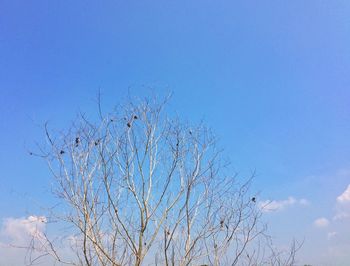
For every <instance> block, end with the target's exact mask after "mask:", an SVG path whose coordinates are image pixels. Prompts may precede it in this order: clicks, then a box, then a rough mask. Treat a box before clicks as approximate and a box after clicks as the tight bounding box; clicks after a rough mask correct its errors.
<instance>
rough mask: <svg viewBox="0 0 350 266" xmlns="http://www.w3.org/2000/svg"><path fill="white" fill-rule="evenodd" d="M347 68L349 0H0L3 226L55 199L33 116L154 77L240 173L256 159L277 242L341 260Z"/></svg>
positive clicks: (328, 260) (113, 98) (51, 115)
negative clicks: (33, 153)
mask: <svg viewBox="0 0 350 266" xmlns="http://www.w3.org/2000/svg"><path fill="white" fill-rule="evenodd" d="M349 73H350V2H349V1H347V0H344V1H339V0H329V1H320V0H317V1H313V0H310V1H301V0H293V1H247V0H244V1H220V0H219V1H207V0H202V1H188V0H187V1H181V0H179V1H118V0H114V1H54V0H51V1H40V0H37V1H17V0H0V140H1V142H0V143H1V149H0V165H1V168H2V169H1V172H0V180H1V183H0V219H1V222H2V224H3V225H2V235H5V234H6V233H8V232H6V226H4V224H5V223H6V222H8V221H9V218H13V219H20V218H25V217H28V216H29V215H41V214H42V213H40V212H41V210H40V208H38V207H33V206H40V205H45V204H46V203H51V202H52V199H51V198H50V197H51V196H50V193H49V187H50V177H49V175H48V171H47V169H46V167H45V164H44V163H43V162H42V161H40V160H37V159H33V158H32V157H30V156H28V154H27V152H26V147H32V146H33V143H34V142H35V141H40V140H42V138H43V134H42V133H43V132H42V129H41V128H40V125H42V124H43V122H44V121H46V120H48V121H50V123H51V124H52V125H53V126H55V127H57V128H60V127H64V126H66V125H68V124H69V122H70V121H71V120H72V119H74V117H75V114H76V113H77V112H78V111H79V110H81V111H84V112H87V113H94V111H95V110H96V105H95V103H94V99H95V96H96V92H97V91H98V90H99V89H100V90H101V92H102V96H103V101H104V108H105V109H106V110H108V109H109V108H112V106H113V104H115V103H120V102H122V101H123V99H125V97H126V95H127V92H128V90H130V92H131V94H132V95H133V94H134V95H136V96H142V95H147V93H148V92H149V89H148V88H149V87H151V88H153V90H154V91H155V92H156V93H158V94H160V95H163V94H165V93H167V92H170V91H173V92H174V94H173V98H172V101H171V108H172V109H174V110H177V112H178V114H179V115H180V116H182V117H183V118H184V119H188V120H190V121H199V120H201V119H204V120H205V121H206V123H207V124H208V125H209V126H211V127H212V128H213V129H214V131H215V132H216V133H217V135H218V136H219V138H220V144H221V145H222V146H223V147H224V148H225V150H226V154H227V155H228V156H229V157H230V158H231V160H232V163H233V165H234V167H235V169H236V170H237V171H238V172H239V173H241V174H242V175H243V176H244V175H249V173H250V172H251V171H252V170H253V169H256V171H257V178H256V180H255V189H256V190H258V191H260V196H259V197H260V201H265V200H273V201H274V204H275V206H276V210H275V211H273V212H271V213H266V216H265V218H266V219H267V220H269V221H270V227H271V232H272V234H273V235H274V236H276V238H277V241H281V243H288V241H290V240H291V239H292V238H293V237H295V238H296V239H299V240H300V239H301V240H302V239H305V243H304V247H303V250H302V251H301V253H300V256H301V258H303V260H304V262H305V263H314V264H315V265H344V266H345V265H350V255H349V254H350V252H349V250H350V218H349V217H350V206H349V202H350V188H349V190H348V191H346V189H347V186H348V185H349V184H350V75H349ZM340 195H343V197H339V196H340ZM337 197H338V200H337ZM34 203H35V204H34ZM0 239H1V238H0ZM0 242H1V241H0ZM322 263H323V264H322Z"/></svg>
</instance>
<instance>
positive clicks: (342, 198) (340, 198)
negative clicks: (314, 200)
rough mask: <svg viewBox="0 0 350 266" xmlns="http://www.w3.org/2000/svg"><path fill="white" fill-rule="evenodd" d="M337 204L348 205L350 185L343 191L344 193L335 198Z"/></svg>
mask: <svg viewBox="0 0 350 266" xmlns="http://www.w3.org/2000/svg"><path fill="white" fill-rule="evenodd" d="M337 202H339V203H341V204H343V203H350V184H349V185H348V187H347V188H346V189H345V191H344V192H343V193H342V194H340V195H339V196H338V197H337Z"/></svg>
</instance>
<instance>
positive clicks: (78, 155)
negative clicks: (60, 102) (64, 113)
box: [40, 98, 292, 266]
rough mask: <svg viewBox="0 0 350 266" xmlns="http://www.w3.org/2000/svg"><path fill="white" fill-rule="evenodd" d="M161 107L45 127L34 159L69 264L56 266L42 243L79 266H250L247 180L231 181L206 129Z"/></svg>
mask: <svg viewBox="0 0 350 266" xmlns="http://www.w3.org/2000/svg"><path fill="white" fill-rule="evenodd" d="M165 105H166V101H164V102H160V103H159V102H158V101H157V100H155V99H153V98H151V99H145V100H142V101H136V103H135V102H130V103H128V104H126V105H125V106H123V107H119V108H116V110H115V111H114V112H113V113H109V114H106V115H104V114H103V113H102V111H101V108H99V119H97V120H96V121H97V122H96V121H89V120H88V119H87V118H86V117H85V115H79V117H78V119H77V120H76V121H75V122H74V123H73V125H72V127H71V128H70V129H69V130H68V131H66V132H64V133H60V134H55V133H52V132H51V131H50V130H49V129H48V128H47V126H45V131H46V137H47V143H48V144H49V145H48V147H46V148H41V152H40V156H42V157H44V158H45V159H46V161H47V163H48V165H49V168H50V170H51V172H52V174H53V176H54V178H55V182H56V183H55V186H54V189H55V194H56V195H57V196H58V197H59V199H60V200H61V202H62V203H64V208H62V209H61V213H60V215H59V218H60V219H61V220H63V221H64V222H66V223H68V224H69V225H70V226H71V227H69V230H70V232H72V235H71V241H70V243H71V247H72V249H73V251H74V254H75V259H74V260H64V259H63V258H62V257H61V256H60V255H59V254H58V253H59V252H58V251H57V250H56V249H55V247H54V246H55V245H54V243H53V241H52V240H49V238H45V241H46V242H45V241H42V242H45V243H47V244H46V249H45V254H49V255H51V256H52V257H54V259H55V260H57V261H59V262H61V263H70V264H73V265H86V266H96V265H101V266H107V265H108V266H109V265H111V266H119V265H135V266H139V265H167V266H168V265H173V266H174V265H181V266H185V265H215V266H217V265H258V264H257V261H258V258H261V257H262V254H261V253H259V251H258V249H257V246H261V245H260V244H258V245H256V243H259V241H260V240H259V239H260V237H261V236H263V235H264V230H265V227H264V226H263V225H262V224H261V223H260V219H259V218H260V216H261V211H260V210H259V208H258V207H257V206H256V199H255V195H252V194H251V192H250V189H249V187H250V182H251V178H248V180H247V181H245V182H239V181H238V178H237V176H236V175H232V174H230V171H229V167H228V164H227V163H226V162H225V161H224V160H223V155H222V152H221V150H220V149H218V148H217V145H216V139H215V137H214V136H213V134H212V133H211V131H210V130H209V129H208V128H206V127H205V126H203V125H202V124H200V125H198V126H191V125H188V124H187V123H182V122H181V121H180V120H179V119H178V118H176V117H168V116H167V115H166V112H164V108H165ZM255 240H256V241H255ZM254 243H255V244H254ZM43 246H45V245H44V244H42V243H41V247H43ZM261 261H262V260H261ZM259 265H260V264H259ZM288 265H292V264H288Z"/></svg>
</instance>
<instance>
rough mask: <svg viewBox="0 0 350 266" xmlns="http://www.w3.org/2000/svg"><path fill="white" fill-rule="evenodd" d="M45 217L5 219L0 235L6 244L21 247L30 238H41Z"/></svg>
mask: <svg viewBox="0 0 350 266" xmlns="http://www.w3.org/2000/svg"><path fill="white" fill-rule="evenodd" d="M46 222H47V220H46V217H45V216H34V215H31V216H28V217H27V218H6V219H4V221H3V224H2V228H1V235H2V236H3V237H5V238H6V239H7V241H8V242H10V243H13V244H15V245H22V244H24V243H27V242H28V239H29V238H31V237H39V238H40V237H42V236H43V232H44V231H45V227H46Z"/></svg>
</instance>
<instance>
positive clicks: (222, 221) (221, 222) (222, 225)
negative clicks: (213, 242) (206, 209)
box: [220, 220, 224, 228]
mask: <svg viewBox="0 0 350 266" xmlns="http://www.w3.org/2000/svg"><path fill="white" fill-rule="evenodd" d="M220 226H221V228H222V227H224V220H221V221H220Z"/></svg>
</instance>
